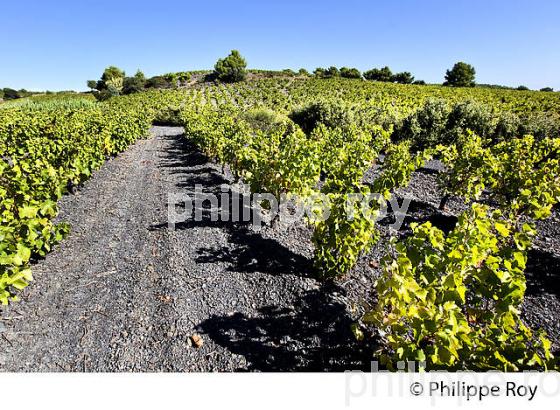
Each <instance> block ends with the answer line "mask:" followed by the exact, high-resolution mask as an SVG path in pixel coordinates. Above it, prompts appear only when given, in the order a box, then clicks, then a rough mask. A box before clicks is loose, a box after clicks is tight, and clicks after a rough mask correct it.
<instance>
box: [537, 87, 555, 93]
mask: <svg viewBox="0 0 560 410" xmlns="http://www.w3.org/2000/svg"><path fill="white" fill-rule="evenodd" d="M540 91H544V92H546V93H551V92H553V91H554V88H552V87H544V88H541V89H540Z"/></svg>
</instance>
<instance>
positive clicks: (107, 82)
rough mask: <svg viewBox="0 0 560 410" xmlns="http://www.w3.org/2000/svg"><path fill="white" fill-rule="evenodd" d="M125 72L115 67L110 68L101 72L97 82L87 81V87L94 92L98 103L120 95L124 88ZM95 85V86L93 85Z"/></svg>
mask: <svg viewBox="0 0 560 410" xmlns="http://www.w3.org/2000/svg"><path fill="white" fill-rule="evenodd" d="M124 80H125V72H124V71H122V70H121V69H120V68H118V67H115V66H110V67H107V68H106V69H105V71H103V74H102V75H101V79H99V80H98V81H97V82H96V81H94V80H89V81H88V82H87V86H88V87H89V88H91V89H92V90H95V91H94V93H93V94H94V96H95V98H97V99H98V100H100V101H103V100H106V99H108V98H110V97H113V96H117V95H120V94H121V93H122V90H123V87H124ZM94 84H95V85H94Z"/></svg>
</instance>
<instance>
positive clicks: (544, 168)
mask: <svg viewBox="0 0 560 410" xmlns="http://www.w3.org/2000/svg"><path fill="white" fill-rule="evenodd" d="M153 124H159V125H162V124H163V125H173V126H176V127H182V129H183V130H184V137H181V138H182V139H184V141H183V144H185V145H180V144H179V146H182V147H183V149H185V150H186V149H187V148H185V147H190V146H191V145H192V149H194V150H196V152H197V153H198V154H200V155H203V156H204V158H205V159H206V161H209V162H211V163H212V164H215V165H216V169H219V170H220V171H219V172H220V175H221V178H225V180H227V181H229V182H228V183H231V185H232V186H233V185H235V184H238V183H243V184H246V185H247V186H248V187H249V189H250V191H251V192H252V193H270V194H273V195H274V197H275V198H280V197H281V196H284V197H286V198H287V199H288V200H291V201H292V203H296V202H298V201H299V202H300V203H303V204H304V205H305V206H306V207H307V208H308V209H310V212H308V213H307V214H306V216H304V217H303V218H302V219H301V220H299V221H298V222H297V223H296V224H295V227H294V226H292V227H288V228H285V227H283V226H282V224H281V223H279V222H278V221H276V220H274V219H272V220H271V221H268V222H266V223H265V224H264V227H263V230H264V231H265V232H269V234H270V233H272V234H271V235H273V236H274V235H276V234H274V232H280V231H281V230H282V229H287V230H286V231H284V234H285V235H288V236H289V235H293V236H294V237H296V238H297V241H296V242H300V243H303V244H305V245H298V246H300V247H304V248H305V249H306V251H305V252H302V253H303V256H301V255H300V256H299V258H298V260H299V259H300V258H303V259H305V260H307V261H309V264H306V263H299V264H298V265H297V266H294V267H292V268H289V267H288V268H286V269H289V270H293V269H296V270H298V269H300V268H301V269H304V270H305V272H299V271H298V272H297V274H299V275H305V276H306V277H311V278H313V281H315V282H316V283H317V285H316V286H318V287H320V288H321V289H322V291H323V292H326V293H328V292H331V293H330V294H329V295H327V300H328V299H329V298H330V297H331V296H332V293H333V292H334V293H336V294H338V293H341V292H346V299H345V302H344V304H343V305H342V306H343V308H341V310H343V311H339V312H337V313H336V315H339V316H340V317H343V316H344V317H348V318H349V319H348V321H347V322H348V323H346V321H344V322H340V321H339V318H335V317H333V316H334V315H335V313H333V310H332V309H330V308H329V306H328V304H327V306H321V304H320V303H315V306H314V308H315V309H316V312H315V313H314V314H315V315H316V316H318V317H320V316H321V312H322V309H325V312H328V315H327V316H326V319H325V318H321V319H320V324H321V326H325V327H329V326H330V324H329V323H328V321H329V320H331V321H332V324H335V323H336V325H337V326H338V325H339V324H340V323H344V326H345V327H346V330H344V331H341V332H342V333H341V334H344V335H346V334H347V335H348V337H347V338H346V339H344V340H345V341H346V343H347V346H346V347H347V348H348V349H349V350H352V351H355V352H358V351H359V354H357V356H359V359H358V360H362V363H360V364H359V365H357V367H359V368H361V367H363V366H365V367H366V368H367V366H368V365H369V360H380V362H381V364H382V366H384V367H386V368H388V369H391V370H395V369H397V367H398V363H399V362H402V361H419V362H422V363H424V364H423V366H425V368H426V369H428V370H433V369H446V370H464V369H472V370H488V369H498V370H504V371H520V370H525V369H537V370H547V369H554V368H557V367H558V364H557V361H556V358H555V355H554V353H556V352H558V351H559V349H560V329H559V328H558V324H557V322H558V321H557V320H556V319H555V317H554V314H553V318H552V320H544V319H546V318H547V317H548V316H550V311H552V312H554V309H555V308H557V307H558V306H560V301H559V299H558V298H559V297H560V296H559V294H558V285H557V283H556V282H557V279H558V278H557V277H556V276H555V275H557V273H558V272H555V271H554V270H555V269H554V266H556V267H558V266H559V262H558V261H559V259H560V219H559V213H558V208H557V203H558V201H559V200H560V96H559V95H558V93H544V92H533V91H517V90H498V89H484V88H458V89H454V88H449V87H441V86H416V85H401V84H392V83H379V82H371V81H363V80H352V79H344V78H337V79H309V78H299V77H278V78H257V79H253V80H251V81H245V82H240V83H235V84H221V83H208V82H201V83H197V84H193V85H189V86H188V87H185V88H180V89H174V90H154V91H147V92H142V93H137V94H133V95H129V96H118V97H113V98H110V99H108V100H106V101H99V102H98V101H94V100H93V99H92V98H86V97H83V96H76V97H72V98H69V97H53V98H48V99H47V98H45V99H33V98H29V99H25V100H22V101H18V102H14V103H3V104H1V105H0V182H1V184H0V198H1V205H0V214H1V218H2V224H1V226H0V239H1V242H0V302H2V304H3V305H5V306H7V307H5V308H4V309H17V306H18V305H20V304H24V303H27V301H24V302H17V300H18V299H19V298H20V296H22V295H25V292H27V291H28V290H29V289H30V288H33V287H34V286H36V285H38V282H39V281H34V280H33V271H34V266H35V265H36V264H37V263H40V261H41V260H42V259H44V258H45V256H47V254H49V253H50V252H51V251H52V250H53V249H54V248H55V247H56V245H57V244H59V243H61V241H63V240H64V238H65V237H67V236H68V235H69V233H70V232H72V226H70V225H68V224H67V223H65V222H64V221H63V220H62V221H61V220H60V218H59V217H57V215H58V211H59V207H58V205H57V203H58V201H59V200H61V198H63V197H64V196H65V195H66V194H68V195H69V196H71V195H73V194H74V193H75V192H79V191H80V190H81V189H82V187H83V185H84V183H85V182H86V181H87V180H88V179H90V178H91V177H92V175H94V174H95V172H96V171H97V170H99V169H100V168H101V167H102V166H103V164H104V163H105V162H106V161H108V160H109V161H111V159H112V158H115V157H116V156H118V155H120V154H121V153H122V152H123V151H126V150H127V148H128V147H129V146H131V145H134V144H138V141H140V140H142V139H145V138H148V137H149V135H150V134H149V132H150V128H151V127H152V125H153ZM187 157H188V158H191V157H192V156H187ZM187 157H185V158H187ZM117 158H118V157H117ZM181 158H183V157H181ZM185 161H187V159H185ZM86 185H87V183H86ZM319 198H321V201H326V202H327V203H328V209H329V212H328V215H325V214H324V213H323V211H322V209H324V208H321V206H320V205H321V204H319V203H318V200H319ZM356 198H359V199H360V200H359V201H357V200H356ZM406 198H409V200H410V199H412V202H410V206H409V208H408V209H404V208H403V211H402V212H403V215H397V214H396V213H395V212H393V211H391V210H389V211H388V212H385V209H384V207H383V205H384V204H385V203H391V204H393V203H395V204H397V205H398V206H400V205H401V204H404V201H405V200H406ZM364 204H365V205H366V206H364ZM257 205H258V206H259V208H261V210H262V211H263V212H265V213H266V212H267V211H270V204H269V203H267V201H264V200H263V201H261V202H260V203H258V204H257ZM162 206H165V204H162ZM403 206H404V205H403ZM393 209H394V208H393ZM404 214H406V215H404ZM400 217H402V218H404V219H403V221H404V222H403V224H402V226H397V227H396V228H393V227H392V226H393V223H394V222H395V221H396V220H398V219H399V218H400ZM236 229H240V228H236ZM243 229H249V230H250V229H252V228H249V227H244V228H243ZM290 229H291V230H290ZM259 232H260V231H259V230H256V231H255V232H251V235H261V234H260V233H259ZM70 235H71V234H70ZM264 235H267V234H266V233H265V234H264ZM196 240H197V239H196V237H193V241H196ZM267 240H268V241H270V240H271V239H267ZM204 245H206V246H207V247H211V246H212V245H213V244H211V243H208V244H204ZM536 255H540V257H537V256H536ZM59 256H60V254H59ZM62 256H63V253H62ZM130 256H131V257H135V255H130ZM138 257H140V256H138ZM143 257H145V255H144V256H143ZM265 257H266V255H265ZM288 259H289V258H288ZM268 267H269V265H266V264H265V266H264V267H263V268H262V269H267V268H268ZM284 267H285V266H284ZM41 279H44V278H41ZM286 280H289V279H286ZM539 280H540V281H541V282H539ZM535 283H545V285H543V286H541V287H540V288H539V289H538V290H535V289H536V288H537V287H538V285H535ZM60 286H61V287H63V288H64V286H65V284H64V283H60ZM208 286H212V285H211V284H209V285H208ZM26 288H27V289H26ZM333 289H337V290H336V291H335V290H333ZM529 290H530V291H531V294H529V295H527V293H528V291H529ZM280 291H281V289H280ZM543 298H544V299H543ZM539 309H541V310H539ZM325 314H327V313H325ZM313 317H315V316H313ZM25 319H26V318H23V319H22V320H24V321H25ZM213 326H218V325H216V324H215V323H214V324H213ZM263 326H264V327H266V324H265V325H263ZM294 326H299V327H303V328H305V327H306V326H309V327H310V328H311V327H312V326H316V323H300V324H297V325H294ZM207 328H209V326H207ZM202 329H203V330H204V325H202ZM207 333H209V334H212V332H211V331H208V332H207ZM218 333H219V331H218ZM287 333H289V330H288V331H287ZM220 337H222V336H220ZM343 342H344V341H343ZM2 343H4V342H3V340H2V339H1V338H0V344H2ZM315 348H316V349H318V350H320V349H321V346H318V347H315ZM247 349H249V348H247ZM0 351H1V350H0ZM240 351H241V352H246V350H245V349H241V350H240ZM241 354H243V353H241ZM318 354H319V355H321V354H322V353H318ZM246 356H248V357H250V356H251V353H250V352H249V353H246ZM350 356H352V357H354V355H353V354H350ZM349 360H350V359H349ZM352 360H354V359H352ZM345 366H347V367H348V368H355V367H356V363H355V362H354V361H353V362H352V363H347V364H345V363H342V364H340V366H339V368H345ZM273 369H274V368H273Z"/></svg>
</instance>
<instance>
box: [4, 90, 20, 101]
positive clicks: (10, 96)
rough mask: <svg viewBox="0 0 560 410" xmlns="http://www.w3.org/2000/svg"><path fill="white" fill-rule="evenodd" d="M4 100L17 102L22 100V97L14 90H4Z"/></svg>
mask: <svg viewBox="0 0 560 410" xmlns="http://www.w3.org/2000/svg"><path fill="white" fill-rule="evenodd" d="M2 98H3V99H4V100H15V99H18V98H21V95H20V93H19V92H18V91H16V90H14V89H13V88H3V89H2Z"/></svg>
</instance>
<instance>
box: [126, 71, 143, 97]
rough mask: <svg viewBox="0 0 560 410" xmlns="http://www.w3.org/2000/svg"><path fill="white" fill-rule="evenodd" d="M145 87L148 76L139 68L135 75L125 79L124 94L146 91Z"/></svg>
mask: <svg viewBox="0 0 560 410" xmlns="http://www.w3.org/2000/svg"><path fill="white" fill-rule="evenodd" d="M145 87H146V77H145V76H144V73H143V72H142V71H140V70H138V71H137V72H136V74H135V75H134V77H126V78H125V79H124V83H123V90H122V93H123V94H124V95H127V94H134V93H139V92H141V91H144V88H145Z"/></svg>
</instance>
